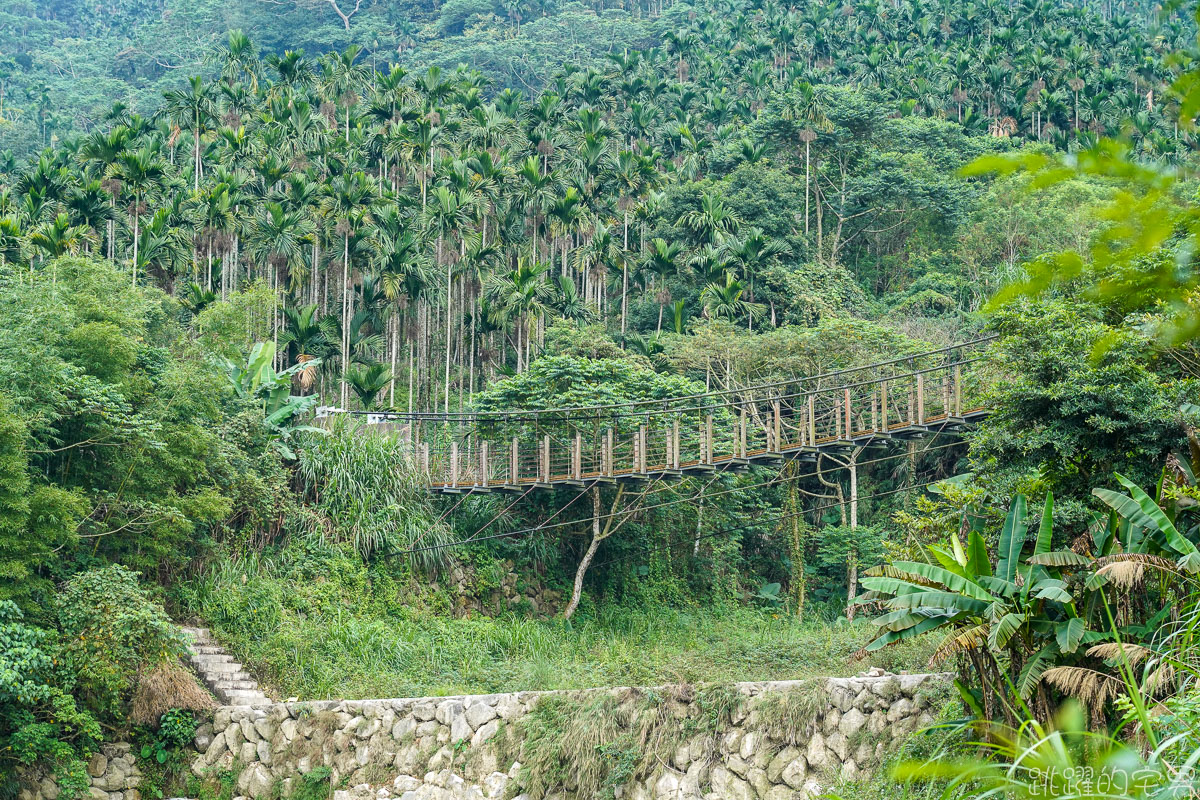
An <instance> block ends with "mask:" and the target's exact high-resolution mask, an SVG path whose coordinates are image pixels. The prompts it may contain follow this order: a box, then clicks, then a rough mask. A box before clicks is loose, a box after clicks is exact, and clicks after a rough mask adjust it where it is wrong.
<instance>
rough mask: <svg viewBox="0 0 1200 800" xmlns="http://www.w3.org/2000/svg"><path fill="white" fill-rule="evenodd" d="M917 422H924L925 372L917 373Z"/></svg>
mask: <svg viewBox="0 0 1200 800" xmlns="http://www.w3.org/2000/svg"><path fill="white" fill-rule="evenodd" d="M917 424H918V425H924V424H925V373H923V372H918V373H917Z"/></svg>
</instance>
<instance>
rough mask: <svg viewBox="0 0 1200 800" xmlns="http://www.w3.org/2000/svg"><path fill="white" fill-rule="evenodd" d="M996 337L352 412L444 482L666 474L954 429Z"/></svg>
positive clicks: (457, 488) (521, 484)
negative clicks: (698, 386) (459, 407)
mask: <svg viewBox="0 0 1200 800" xmlns="http://www.w3.org/2000/svg"><path fill="white" fill-rule="evenodd" d="M995 338H996V337H994V336H990V337H985V338H980V339H975V340H973V341H969V342H964V343H961V344H957V345H953V346H951V347H945V348H941V349H938V350H932V351H928V352H924V353H918V354H913V355H905V356H902V357H899V358H895V359H892V360H888V361H882V362H877V363H873V364H868V365H864V366H859V367H854V368H852V369H845V370H839V371H836V372H829V373H825V374H820V375H813V376H809V377H799V378H795V379H792V380H788V381H782V382H776V383H767V384H762V385H758V386H751V387H748V388H742V389H737V390H732V389H730V390H723V391H712V392H707V393H704V394H697V395H692V396H687V397H672V398H664V399H654V400H641V401H636V402H628V403H621V404H616V405H604V406H586V407H576V408H555V409H519V410H518V409H514V410H511V411H499V412H496V411H489V412H476V413H466V412H464V413H450V414H436V413H411V412H346V411H336V410H327V411H325V412H324V417H325V418H326V419H329V418H331V417H333V416H335V415H341V414H353V415H356V416H361V417H365V422H366V425H365V426H364V428H365V429H366V430H370V431H377V432H381V433H382V432H387V433H391V434H394V435H396V436H397V437H398V439H399V440H400V441H402V442H405V443H406V444H407V447H408V448H410V452H411V454H412V456H413V458H414V460H415V462H416V463H417V465H418V467H419V469H420V470H421V472H422V473H423V474H424V475H425V476H426V477H427V481H428V486H429V489H430V490H431V491H433V492H435V493H443V494H462V493H467V492H520V493H528V492H530V491H533V490H538V489H554V488H557V487H579V488H584V487H588V486H591V485H593V484H596V483H619V482H620V483H634V484H637V483H639V482H646V481H656V480H671V479H675V478H681V477H683V476H689V475H703V474H707V473H712V472H715V471H718V470H722V471H723V470H742V469H747V468H749V467H750V466H752V465H767V466H777V465H780V464H782V463H783V462H785V461H788V460H799V461H802V462H816V460H817V458H818V456H820V455H821V454H822V453H826V454H831V455H844V454H846V453H849V452H853V451H856V450H858V449H860V448H868V447H872V446H876V445H881V444H883V443H885V442H887V441H889V440H896V439H901V440H904V439H920V438H925V437H928V436H931V435H935V434H950V435H956V434H958V433H960V432H961V431H963V430H966V429H968V428H970V427H971V426H972V425H973V424H974V423H976V422H978V421H979V420H980V419H982V418H983V417H985V416H987V414H988V409H987V408H986V407H985V405H984V400H983V397H984V389H985V388H986V387H987V386H988V385H989V383H990V382H991V380H993V379H994V376H991V375H989V374H988V366H987V362H985V361H984V359H983V350H984V348H985V347H986V346H987V344H988V343H990V342H991V341H993V340H994V339H995Z"/></svg>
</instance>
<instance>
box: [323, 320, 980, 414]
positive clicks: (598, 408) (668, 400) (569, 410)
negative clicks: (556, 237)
mask: <svg viewBox="0 0 1200 800" xmlns="http://www.w3.org/2000/svg"><path fill="white" fill-rule="evenodd" d="M998 338H999V334H991V335H989V336H982V337H979V338H977V339H972V340H970V341H967V342H960V343H958V344H955V345H950V346H947V347H942V348H939V349H937V350H926V351H923V352H920V353H912V354H910V355H906V356H900V357H897V358H893V359H889V360H887V361H878V362H875V363H872V364H866V365H863V366H860V367H852V368H849V369H843V370H835V371H833V372H826V373H822V374H819V375H810V376H805V377H799V378H793V379H790V380H785V381H773V382H770V383H763V384H758V385H755V386H748V387H744V388H740V389H722V390H718V391H714V392H703V393H699V394H692V395H682V396H679V397H664V398H659V399H656V400H631V401H627V402H624V403H610V404H606V405H595V406H575V407H564V408H543V409H514V410H510V411H457V412H450V413H440V412H423V411H350V410H339V411H337V412H336V413H339V414H350V415H363V416H366V415H369V416H372V417H376V418H381V419H383V420H387V421H393V420H399V421H417V422H428V421H431V420H432V421H445V422H459V423H461V422H463V421H470V420H475V419H480V418H490V419H499V420H504V421H507V422H524V421H538V420H540V419H542V418H544V417H547V416H553V415H562V414H576V415H579V414H580V412H592V413H594V414H595V415H596V416H597V417H599V416H600V415H601V414H600V412H602V411H607V410H609V409H621V408H632V407H639V406H663V408H662V409H661V410H658V409H652V410H650V411H636V412H631V413H625V414H606V415H604V416H605V417H606V418H610V419H611V418H621V417H630V416H644V415H646V414H651V413H671V414H682V413H687V412H689V411H703V410H705V409H707V408H711V406H693V407H689V408H676V407H673V406H672V405H671V404H672V403H676V402H683V401H688V400H698V399H701V398H709V397H723V396H725V395H730V394H745V393H747V392H755V391H760V390H764V389H773V388H777V387H781V386H784V387H786V386H792V385H795V384H804V383H811V382H814V381H819V380H823V379H826V378H835V377H839V376H844V375H852V374H854V373H858V372H864V371H866V370H871V369H878V368H880V367H886V366H890V365H893V364H900V363H903V362H905V361H915V360H917V359H919V358H926V357H928V356H936V355H940V354H942V353H949V352H953V351H955V350H963V349H966V348H970V347H974V346H976V345H980V344H986V343H988V342H992V341H995V340H996V339H998ZM981 359H982V357H981V356H976V357H974V358H969V359H962V360H960V361H956V362H953V363H951V364H942V365H938V366H934V367H925V368H923V369H919V370H912V371H909V372H905V373H901V374H897V375H896V376H895V378H896V379H900V378H904V377H911V376H913V375H921V374H925V373H927V372H936V371H939V370H942V369H945V368H946V367H947V366H954V365H962V364H971V363H974V362H976V361H979V360H981ZM881 380H891V378H874V379H870V380H863V381H857V382H855V383H847V384H837V385H834V386H827V387H823V388H821V389H809V390H805V391H799V392H791V393H789V394H784V395H779V396H777V397H773V398H771V399H773V400H786V399H792V398H795V397H803V396H806V395H809V394H813V393H815V392H825V391H831V390H834V389H851V388H856V387H860V386H866V385H869V384H874V383H879V382H880V381H881ZM746 402H751V401H746ZM722 405H724V406H728V405H730V404H729V403H724V404H722Z"/></svg>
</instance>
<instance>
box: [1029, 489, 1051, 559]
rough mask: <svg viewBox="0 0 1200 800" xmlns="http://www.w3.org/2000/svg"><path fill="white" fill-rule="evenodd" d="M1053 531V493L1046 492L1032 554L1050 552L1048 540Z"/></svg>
mask: <svg viewBox="0 0 1200 800" xmlns="http://www.w3.org/2000/svg"><path fill="white" fill-rule="evenodd" d="M1053 532H1054V493H1053V492H1047V493H1046V505H1045V506H1044V507H1043V508H1042V524H1041V525H1040V526H1038V535H1037V543H1036V544H1035V545H1034V547H1033V554H1034V556H1039V555H1041V554H1042V553H1048V552H1050V540H1051V538H1052V535H1053Z"/></svg>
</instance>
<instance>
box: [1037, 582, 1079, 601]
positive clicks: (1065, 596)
mask: <svg viewBox="0 0 1200 800" xmlns="http://www.w3.org/2000/svg"><path fill="white" fill-rule="evenodd" d="M1032 591H1033V599H1034V600H1052V601H1054V602H1056V603H1070V602H1072V600H1073V599H1074V598H1072V597H1071V594H1070V592H1068V591H1067V589H1066V584H1065V583H1063V582H1062V581H1059V580H1053V579H1050V580H1044V581H1038V582H1037V584H1036V585H1035V586H1034V587H1033V589H1032Z"/></svg>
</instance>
